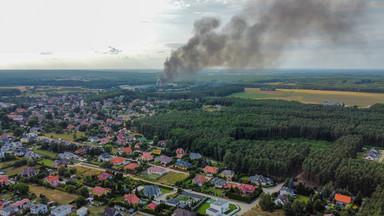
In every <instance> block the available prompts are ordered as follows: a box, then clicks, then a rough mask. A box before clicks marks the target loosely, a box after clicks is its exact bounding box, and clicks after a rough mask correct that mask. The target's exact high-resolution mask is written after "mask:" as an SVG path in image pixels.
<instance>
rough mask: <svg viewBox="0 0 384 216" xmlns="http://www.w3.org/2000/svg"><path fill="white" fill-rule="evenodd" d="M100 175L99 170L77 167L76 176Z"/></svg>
mask: <svg viewBox="0 0 384 216" xmlns="http://www.w3.org/2000/svg"><path fill="white" fill-rule="evenodd" d="M100 173H101V171H100V170H97V169H92V168H88V167H87V168H85V167H80V166H76V174H77V175H82V176H91V175H95V174H96V175H99V174H100Z"/></svg>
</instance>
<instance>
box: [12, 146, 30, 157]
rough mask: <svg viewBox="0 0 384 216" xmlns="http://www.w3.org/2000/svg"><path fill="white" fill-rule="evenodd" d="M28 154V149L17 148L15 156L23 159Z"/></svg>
mask: <svg viewBox="0 0 384 216" xmlns="http://www.w3.org/2000/svg"><path fill="white" fill-rule="evenodd" d="M27 152H28V149H27V148H24V147H21V148H17V149H15V151H14V152H13V154H14V155H15V156H16V157H23V156H24V155H25V154H26V153H27Z"/></svg>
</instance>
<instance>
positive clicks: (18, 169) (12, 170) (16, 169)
mask: <svg viewBox="0 0 384 216" xmlns="http://www.w3.org/2000/svg"><path fill="white" fill-rule="evenodd" d="M27 167H28V166H21V167H9V168H7V169H6V170H5V173H6V174H7V175H9V176H11V175H15V174H19V173H20V172H21V170H23V169H24V168H27Z"/></svg>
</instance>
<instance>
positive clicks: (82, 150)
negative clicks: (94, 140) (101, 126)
mask: <svg viewBox="0 0 384 216" xmlns="http://www.w3.org/2000/svg"><path fill="white" fill-rule="evenodd" d="M85 153H87V151H86V150H85V149H83V148H79V149H77V150H76V151H75V154H85Z"/></svg>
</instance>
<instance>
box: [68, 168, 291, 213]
mask: <svg viewBox="0 0 384 216" xmlns="http://www.w3.org/2000/svg"><path fill="white" fill-rule="evenodd" d="M73 166H82V167H86V168H87V167H88V168H92V169H97V170H100V171H103V172H105V171H107V170H108V169H104V168H100V167H99V166H97V165H93V164H88V163H85V164H84V163H78V164H75V165H73ZM111 171H113V170H111ZM172 171H173V170H172ZM124 177H129V178H132V179H135V180H140V181H143V182H148V183H151V184H158V185H161V184H159V183H156V182H152V181H147V180H144V179H140V178H137V177H135V176H133V175H130V174H124ZM283 184H284V183H280V184H278V185H276V186H275V187H270V188H263V192H264V193H269V194H272V193H275V192H278V191H280V189H281V187H282V186H283ZM168 187H170V186H168ZM172 188H173V191H172V192H169V193H167V194H163V195H162V196H160V197H158V198H157V199H156V201H160V200H161V199H165V197H166V196H167V195H169V194H172V193H175V192H176V191H177V188H175V187H172ZM186 191H188V192H189V193H193V194H198V195H201V196H205V197H209V198H212V199H222V198H219V197H216V196H212V195H208V194H205V193H199V192H195V191H189V190H186ZM227 200H229V201H230V202H232V203H234V204H236V205H238V206H240V208H241V210H240V211H239V212H237V213H236V214H237V215H242V214H244V213H245V212H247V211H248V210H250V209H252V208H253V207H255V206H256V205H257V204H258V203H259V199H256V200H255V201H253V202H252V203H245V202H241V201H238V200H232V199H227Z"/></svg>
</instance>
